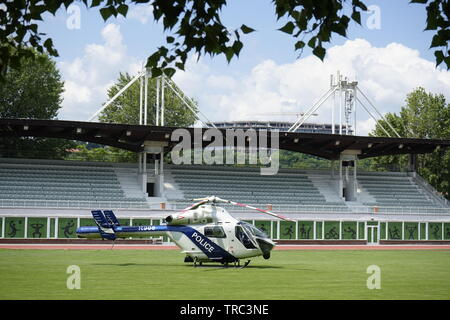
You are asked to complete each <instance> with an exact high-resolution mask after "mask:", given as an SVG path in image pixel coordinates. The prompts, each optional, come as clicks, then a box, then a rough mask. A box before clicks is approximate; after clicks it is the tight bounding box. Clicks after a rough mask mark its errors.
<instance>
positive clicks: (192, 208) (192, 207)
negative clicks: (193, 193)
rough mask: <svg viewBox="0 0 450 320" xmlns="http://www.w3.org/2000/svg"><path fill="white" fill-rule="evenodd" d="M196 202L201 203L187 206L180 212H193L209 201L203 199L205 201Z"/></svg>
mask: <svg viewBox="0 0 450 320" xmlns="http://www.w3.org/2000/svg"><path fill="white" fill-rule="evenodd" d="M197 200H201V201H200V202H197V203H194V204H193V205H192V206H189V207H187V208H185V209H183V210H181V212H186V211H189V210H195V209H197V208H198V207H200V206H201V205H202V204H205V203H207V202H209V199H207V198H205V199H197ZM195 201H196V200H195Z"/></svg>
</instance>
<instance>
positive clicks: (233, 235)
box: [77, 196, 292, 268]
mask: <svg viewBox="0 0 450 320" xmlns="http://www.w3.org/2000/svg"><path fill="white" fill-rule="evenodd" d="M193 201H198V202H197V203H195V204H193V205H191V206H189V207H187V208H186V209H184V210H182V211H180V212H178V213H175V214H171V215H169V216H167V217H166V218H165V222H166V224H165V225H158V226H121V225H120V224H119V221H118V220H117V218H116V216H115V215H114V213H113V212H112V211H110V210H104V211H101V210H94V211H92V216H93V217H94V221H95V223H96V225H97V226H93V227H80V228H78V229H77V236H78V237H79V238H102V239H107V240H115V239H117V238H128V237H133V236H137V237H145V236H168V237H169V238H170V239H171V240H172V241H173V242H174V243H175V244H176V245H177V246H178V247H179V248H180V249H181V250H182V253H185V254H186V257H185V259H184V262H193V265H194V267H196V266H198V265H202V263H204V262H218V263H221V264H222V265H223V266H224V267H228V266H229V264H231V263H232V264H233V265H234V267H241V265H240V260H241V259H249V258H253V257H258V256H263V258H264V259H269V258H270V251H271V250H272V249H273V248H274V247H275V243H274V242H273V241H272V240H271V239H270V238H269V237H268V236H267V234H265V233H264V232H263V231H261V230H260V229H258V228H256V227H255V226H253V225H251V224H249V223H247V222H244V221H239V220H237V219H235V218H234V217H232V216H231V215H230V214H229V213H228V212H227V211H226V210H225V209H224V208H222V207H219V206H216V204H217V203H228V204H232V205H236V206H240V207H245V208H249V209H253V210H257V211H258V212H261V213H264V214H268V215H271V216H274V217H277V218H279V219H282V220H287V221H292V220H291V219H289V218H286V217H284V216H281V215H279V214H276V213H273V212H270V211H268V210H263V209H259V208H255V207H252V206H249V205H246V204H242V203H238V202H234V201H230V200H225V199H221V198H218V197H215V196H211V197H207V198H201V199H193ZM249 263H250V260H247V261H246V262H245V264H244V265H243V266H242V268H244V267H246V266H247V265H248V264H249Z"/></svg>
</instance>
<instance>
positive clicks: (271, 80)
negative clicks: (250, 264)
mask: <svg viewBox="0 0 450 320" xmlns="http://www.w3.org/2000/svg"><path fill="white" fill-rule="evenodd" d="M186 70H187V71H186V72H177V74H176V76H175V81H176V82H177V83H178V84H179V85H180V87H181V88H182V89H183V90H185V91H186V93H187V94H189V95H190V96H193V97H195V98H196V99H197V100H198V101H199V106H200V108H201V110H202V111H203V112H204V113H205V114H206V115H207V116H208V117H209V118H210V119H211V120H213V121H222V120H241V119H249V118H252V119H260V118H262V117H261V116H260V114H261V113H268V114H267V115H266V116H265V117H264V118H265V119H280V120H294V118H293V117H292V116H291V118H286V117H284V118H281V117H274V116H273V115H270V113H272V114H273V113H274V112H292V111H306V110H307V109H308V108H309V107H310V106H312V105H313V104H314V102H316V101H317V100H318V99H319V98H320V97H321V96H322V95H323V94H324V93H325V92H326V91H327V90H328V89H329V83H330V75H331V74H335V73H336V72H337V71H338V70H340V72H341V74H343V75H344V76H347V77H348V78H349V80H355V79H356V80H357V81H359V87H360V89H361V90H362V91H363V92H364V93H365V94H366V95H367V96H368V97H369V99H370V100H371V101H372V102H373V103H374V105H375V106H376V107H377V108H378V109H379V110H380V112H381V113H383V114H384V113H386V112H399V111H400V108H401V107H402V106H403V105H404V103H405V98H406V95H407V93H409V92H411V91H412V90H414V89H415V88H416V87H418V86H422V87H424V88H425V89H426V90H427V91H431V92H434V93H442V94H444V95H445V96H446V97H447V98H448V97H450V72H449V71H446V70H443V69H436V68H435V63H434V62H431V61H427V60H425V59H423V58H421V57H420V54H419V52H418V51H416V50H413V49H410V48H408V47H406V46H404V45H402V44H399V43H391V44H389V45H387V46H386V47H374V46H372V45H371V44H370V43H369V42H368V41H366V40H363V39H356V40H348V41H347V42H345V43H344V44H343V45H341V46H334V47H332V48H330V49H329V50H328V51H327V56H326V59H325V60H324V62H321V61H320V60H319V59H318V58H316V57H314V56H307V57H304V58H302V59H299V60H297V61H295V62H293V63H289V64H277V63H276V62H274V61H272V60H266V61H263V62H261V63H260V64H258V65H256V66H255V67H254V68H253V69H252V70H251V72H250V74H247V75H245V76H243V77H233V76H231V75H230V76H224V75H223V74H221V75H217V74H215V73H214V72H213V70H212V69H211V68H210V67H209V66H208V65H206V64H205V63H204V62H202V59H201V60H200V62H198V63H196V59H191V60H189V62H188V64H187V67H186ZM331 101H332V100H328V101H327V103H326V104H324V105H323V106H322V107H321V109H319V111H318V113H319V116H318V117H314V118H311V119H310V121H316V122H327V123H330V122H331V105H332V102H331ZM374 123H375V122H374V121H373V120H372V119H371V118H370V116H369V115H368V113H367V112H366V111H365V110H364V109H362V108H360V107H359V108H358V110H357V133H358V134H363V135H366V134H367V133H368V132H369V131H370V130H371V129H372V128H373V125H374Z"/></svg>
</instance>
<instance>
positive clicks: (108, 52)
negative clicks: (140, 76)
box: [59, 24, 140, 120]
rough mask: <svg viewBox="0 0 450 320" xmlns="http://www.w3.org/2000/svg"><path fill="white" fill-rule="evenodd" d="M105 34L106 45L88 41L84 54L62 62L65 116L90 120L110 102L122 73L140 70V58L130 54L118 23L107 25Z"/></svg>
mask: <svg viewBox="0 0 450 320" xmlns="http://www.w3.org/2000/svg"><path fill="white" fill-rule="evenodd" d="M101 35H102V39H103V43H102V44H95V43H93V44H88V45H87V46H86V47H85V48H84V53H83V56H82V57H77V58H75V59H73V60H72V61H62V62H61V63H60V70H61V72H62V76H63V79H64V81H65V86H64V89H65V92H64V101H63V108H62V109H61V111H60V114H59V118H61V119H70V120H87V119H88V118H89V117H90V116H91V115H92V114H93V113H94V112H95V111H97V110H98V109H99V108H100V107H101V105H102V103H104V102H105V101H106V99H107V89H108V88H109V87H110V86H111V85H112V84H113V83H114V81H115V80H116V79H117V78H118V75H119V72H130V73H131V74H134V73H136V72H137V71H138V70H139V69H140V63H139V61H138V59H136V58H134V57H132V56H130V55H128V53H127V48H126V46H125V45H124V44H123V41H122V40H123V39H122V34H121V32H120V27H119V26H118V25H116V24H108V25H106V26H105V27H104V28H103V29H102V32H101Z"/></svg>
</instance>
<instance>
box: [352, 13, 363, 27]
mask: <svg viewBox="0 0 450 320" xmlns="http://www.w3.org/2000/svg"><path fill="white" fill-rule="evenodd" d="M352 19H353V20H355V21H356V22H357V23H358V24H361V13H360V12H359V11H354V12H353V13H352Z"/></svg>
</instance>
